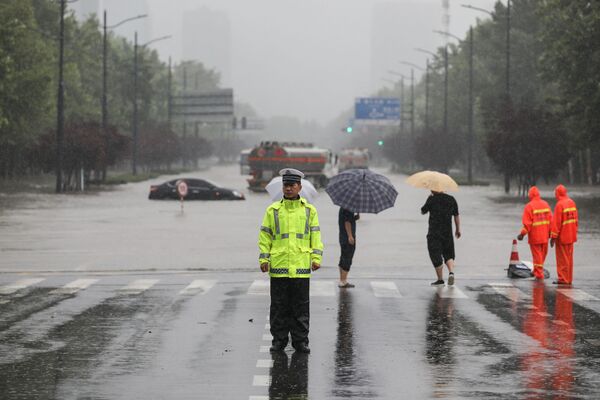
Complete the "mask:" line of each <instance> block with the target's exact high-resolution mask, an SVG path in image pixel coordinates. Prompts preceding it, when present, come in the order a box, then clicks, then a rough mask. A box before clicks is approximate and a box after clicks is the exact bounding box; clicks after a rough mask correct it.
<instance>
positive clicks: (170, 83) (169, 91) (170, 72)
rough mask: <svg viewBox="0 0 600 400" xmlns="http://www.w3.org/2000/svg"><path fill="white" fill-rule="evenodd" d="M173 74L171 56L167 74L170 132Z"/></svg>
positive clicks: (169, 124) (169, 123)
mask: <svg viewBox="0 0 600 400" xmlns="http://www.w3.org/2000/svg"><path fill="white" fill-rule="evenodd" d="M172 85H173V72H172V67H171V56H169V71H168V74H167V108H168V109H167V124H168V126H169V130H170V129H172V126H171V121H172V118H173V115H172V112H173V111H172V109H173V94H172V92H173V86H172Z"/></svg>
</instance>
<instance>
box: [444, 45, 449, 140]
mask: <svg viewBox="0 0 600 400" xmlns="http://www.w3.org/2000/svg"><path fill="white" fill-rule="evenodd" d="M444 136H445V137H448V45H446V46H444Z"/></svg>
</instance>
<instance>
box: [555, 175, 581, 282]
mask: <svg viewBox="0 0 600 400" xmlns="http://www.w3.org/2000/svg"><path fill="white" fill-rule="evenodd" d="M554 195H555V196H556V201H557V203H556V207H555V208H554V218H552V229H551V231H550V246H554V245H555V244H556V275H557V277H558V278H557V280H556V281H554V282H552V283H555V284H558V285H570V284H572V283H573V243H575V242H576V241H577V228H578V225H579V217H578V215H577V206H576V205H575V202H574V201H573V200H572V199H571V198H570V197H569V196H567V188H565V187H564V186H563V185H558V186H557V187H556V189H554Z"/></svg>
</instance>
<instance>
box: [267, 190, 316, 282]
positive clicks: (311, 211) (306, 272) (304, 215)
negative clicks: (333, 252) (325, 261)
mask: <svg viewBox="0 0 600 400" xmlns="http://www.w3.org/2000/svg"><path fill="white" fill-rule="evenodd" d="M258 247H259V250H260V255H259V263H260V264H263V263H269V264H270V268H269V275H270V276H271V277H273V278H310V271H311V264H312V263H313V262H315V263H318V264H321V258H322V256H323V243H322V242H321V229H320V227H319V217H318V215H317V209H316V208H315V207H314V206H313V205H311V204H309V203H308V202H307V201H306V199H304V198H302V197H301V198H300V199H299V200H287V199H282V200H280V201H276V202H275V203H273V204H271V205H270V206H269V207H268V208H267V211H266V212H265V216H264V217H263V221H262V225H261V227H260V233H259V237H258Z"/></svg>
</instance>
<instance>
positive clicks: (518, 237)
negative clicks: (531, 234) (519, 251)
mask: <svg viewBox="0 0 600 400" xmlns="http://www.w3.org/2000/svg"><path fill="white" fill-rule="evenodd" d="M524 237H525V236H523V234H522V233H519V236H517V239H519V240H523V238H524Z"/></svg>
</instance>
